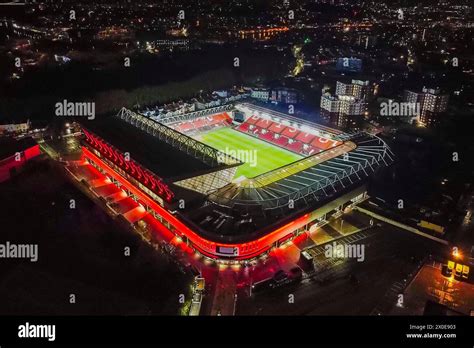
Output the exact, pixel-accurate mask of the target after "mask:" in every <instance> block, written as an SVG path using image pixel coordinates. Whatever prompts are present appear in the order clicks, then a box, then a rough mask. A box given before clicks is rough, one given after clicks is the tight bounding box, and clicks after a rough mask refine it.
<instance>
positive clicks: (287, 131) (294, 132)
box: [281, 127, 299, 139]
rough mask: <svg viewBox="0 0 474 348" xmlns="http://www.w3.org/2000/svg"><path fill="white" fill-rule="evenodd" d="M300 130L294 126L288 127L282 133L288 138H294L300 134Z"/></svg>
mask: <svg viewBox="0 0 474 348" xmlns="http://www.w3.org/2000/svg"><path fill="white" fill-rule="evenodd" d="M298 133H299V132H298V130H297V129H295V128H293V127H286V128H285V129H284V130H283V132H281V135H284V136H285V137H287V138H290V139H293V138H294V137H296V136H297V135H298Z"/></svg>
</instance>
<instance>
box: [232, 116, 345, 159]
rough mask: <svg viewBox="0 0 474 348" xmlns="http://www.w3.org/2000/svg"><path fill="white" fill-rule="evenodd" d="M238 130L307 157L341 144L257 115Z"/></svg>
mask: <svg viewBox="0 0 474 348" xmlns="http://www.w3.org/2000/svg"><path fill="white" fill-rule="evenodd" d="M236 129H237V130H238V131H240V132H243V133H248V134H250V135H252V136H254V137H258V138H259V139H262V140H265V141H267V142H271V143H273V144H275V145H278V146H279V147H282V148H285V149H287V150H289V151H292V152H296V153H298V154H301V155H305V156H311V155H314V154H316V153H319V152H322V151H324V150H327V149H330V148H332V147H334V146H337V145H339V144H341V143H340V142H337V141H334V140H331V139H327V138H321V137H319V136H316V135H314V134H311V133H308V132H304V131H299V130H297V129H295V128H293V127H290V126H285V125H282V124H280V123H278V122H275V121H270V120H268V119H264V118H261V117H258V116H256V115H253V116H252V117H250V118H248V119H247V120H246V121H245V122H243V123H242V124H241V125H240V126H239V127H237V128H236Z"/></svg>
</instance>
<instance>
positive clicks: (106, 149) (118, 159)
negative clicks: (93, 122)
mask: <svg viewBox="0 0 474 348" xmlns="http://www.w3.org/2000/svg"><path fill="white" fill-rule="evenodd" d="M83 132H84V135H85V141H86V142H87V143H88V144H89V145H90V146H92V147H93V148H94V149H95V150H97V151H98V152H99V153H100V154H101V155H102V156H104V157H105V158H107V160H109V161H112V162H113V163H114V164H115V165H117V166H118V167H119V168H121V169H122V170H123V171H125V172H126V173H127V174H128V175H130V176H132V177H133V178H135V179H136V180H138V181H139V182H140V183H141V184H143V185H145V186H146V187H147V188H149V189H150V190H151V191H152V192H154V193H155V194H157V195H158V196H160V197H161V198H163V199H164V200H165V201H167V202H170V201H171V200H172V199H173V197H174V193H173V192H172V191H171V190H170V189H169V187H168V186H167V185H166V184H165V183H163V181H162V180H161V179H160V178H159V177H157V176H156V175H155V174H153V173H151V172H150V171H148V170H147V169H145V168H143V167H142V166H141V165H139V164H138V163H136V162H135V161H133V160H131V159H129V158H128V159H127V158H126V157H125V156H124V155H123V154H122V153H121V152H120V151H118V150H117V149H115V148H114V147H113V146H112V145H110V144H108V143H106V142H105V141H104V140H103V139H101V138H99V137H98V136H96V135H94V134H92V133H91V132H88V131H87V130H86V129H83Z"/></svg>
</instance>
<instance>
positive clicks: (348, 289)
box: [237, 225, 439, 315]
mask: <svg viewBox="0 0 474 348" xmlns="http://www.w3.org/2000/svg"><path fill="white" fill-rule="evenodd" d="M361 233H363V234H365V235H367V237H365V238H362V239H359V240H357V241H356V243H362V244H364V245H365V260H364V261H363V262H357V261H356V260H342V261H339V262H334V263H333V265H330V267H329V268H328V269H327V270H326V271H325V272H326V274H327V278H326V279H324V280H321V278H317V277H313V278H308V279H304V280H303V281H302V282H301V283H300V284H297V285H289V286H286V287H284V288H279V289H276V290H269V291H267V292H262V293H258V294H254V295H253V296H252V297H248V295H247V296H246V292H245V291H241V292H240V294H239V295H240V296H239V302H238V304H237V315H369V314H374V310H378V311H380V310H383V311H388V309H389V308H391V306H392V305H393V304H394V303H395V300H396V295H397V294H398V293H399V292H401V291H402V289H403V288H404V287H405V284H406V281H405V280H406V279H409V277H410V275H413V273H414V272H416V270H417V269H418V266H419V261H421V260H423V259H424V258H425V256H427V255H429V254H434V253H435V252H437V251H438V249H439V245H437V243H435V242H433V241H430V240H427V239H424V238H422V237H419V236H417V235H413V234H411V233H409V232H406V231H404V230H400V229H397V228H395V227H392V226H389V225H382V226H381V227H378V226H377V227H375V228H373V229H371V230H370V233H366V232H359V233H358V234H361ZM358 234H354V235H352V236H348V237H344V238H342V239H339V240H338V242H339V243H341V242H342V243H343V242H344V241H346V242H348V243H350V240H354V238H357V235H358ZM359 237H360V236H359ZM321 248H323V247H322V246H317V247H315V250H313V253H317V252H318V250H319V251H321V250H320V249H321ZM323 258H324V254H320V255H319V257H316V259H317V260H316V263H317V265H318V262H321V261H322V260H323ZM349 274H353V275H355V277H356V279H357V280H358V284H356V282H355V281H353V280H351V279H350V278H349ZM290 294H292V295H294V303H289V301H288V298H289V295H290ZM382 314H384V313H383V312H382Z"/></svg>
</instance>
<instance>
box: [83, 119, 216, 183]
mask: <svg viewBox="0 0 474 348" xmlns="http://www.w3.org/2000/svg"><path fill="white" fill-rule="evenodd" d="M84 127H85V128H86V129H88V130H90V131H92V132H93V133H95V134H97V135H98V136H100V137H101V138H103V139H104V140H106V141H107V142H110V143H111V144H112V145H113V146H114V147H116V148H117V149H118V150H120V151H122V152H128V153H130V157H131V158H132V159H133V160H135V161H137V162H138V163H140V164H141V165H143V166H144V167H146V168H147V169H149V170H151V171H152V172H154V173H155V174H156V175H158V176H159V177H161V178H162V179H165V180H167V181H175V180H177V179H184V178H187V177H192V176H196V175H199V174H202V173H206V172H211V171H214V170H217V169H220V168H222V167H224V166H223V165H221V164H209V163H205V162H203V161H201V160H200V159H198V158H196V157H194V156H192V155H191V154H188V153H186V152H183V151H180V150H178V149H176V148H175V147H173V146H172V145H170V144H168V143H167V142H165V141H163V140H161V139H159V138H158V137H154V136H153V135H151V134H148V133H146V132H144V131H142V130H141V129H139V128H137V127H133V126H131V125H130V124H128V123H126V122H125V121H123V120H121V119H120V118H117V117H111V116H109V117H103V118H96V119H95V120H93V121H87V122H85V123H84Z"/></svg>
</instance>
